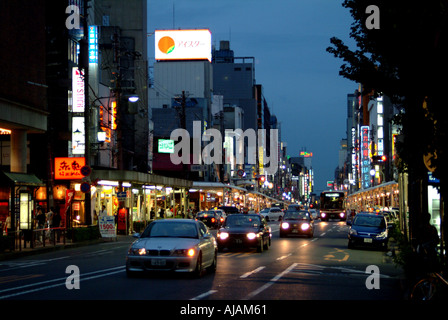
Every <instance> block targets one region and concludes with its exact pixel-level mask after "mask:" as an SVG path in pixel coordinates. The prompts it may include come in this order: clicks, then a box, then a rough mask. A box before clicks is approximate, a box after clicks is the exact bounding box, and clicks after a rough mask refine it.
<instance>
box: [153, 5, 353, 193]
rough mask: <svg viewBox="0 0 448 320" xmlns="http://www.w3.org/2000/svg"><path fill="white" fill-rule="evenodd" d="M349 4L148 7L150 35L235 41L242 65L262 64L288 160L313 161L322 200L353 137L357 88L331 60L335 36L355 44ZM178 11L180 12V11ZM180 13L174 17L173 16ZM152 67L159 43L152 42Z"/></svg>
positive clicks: (260, 75) (259, 78) (261, 80)
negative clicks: (352, 101) (344, 143)
mask: <svg viewBox="0 0 448 320" xmlns="http://www.w3.org/2000/svg"><path fill="white" fill-rule="evenodd" d="M341 4H342V0H275V1H274V0H148V32H149V33H151V32H154V30H156V29H172V28H173V27H174V28H176V29H198V28H206V29H210V31H211V32H212V41H213V44H214V45H215V46H216V47H217V48H219V42H220V41H221V40H230V48H231V49H232V50H233V51H234V53H235V57H243V56H246V57H255V63H256V65H255V77H256V82H257V83H258V84H261V85H263V89H264V96H265V98H266V99H267V101H268V104H269V107H270V110H271V113H272V114H275V115H276V116H277V119H278V121H279V122H281V126H282V131H281V138H282V141H285V142H286V143H287V153H288V155H290V156H298V155H299V152H300V151H301V150H303V149H306V150H307V151H308V152H312V153H313V159H312V163H313V169H314V171H315V192H320V191H321V190H323V189H325V187H326V181H327V180H333V178H334V170H335V168H336V167H337V165H338V152H339V146H340V140H341V139H342V138H345V137H346V117H347V94H349V93H353V92H354V91H355V90H356V89H357V84H356V83H354V82H352V81H349V80H347V79H345V78H342V77H341V76H339V67H340V65H341V61H340V60H339V59H336V58H334V57H333V55H331V54H329V53H327V52H326V50H325V49H326V48H327V47H328V46H330V38H331V37H333V36H336V37H338V38H340V39H342V40H343V41H344V42H345V43H346V44H349V45H351V47H352V46H353V41H352V40H351V39H350V38H349V32H350V25H351V23H352V18H351V16H350V12H349V10H347V9H345V8H343V7H342V5H341ZM173 8H174V10H173ZM173 12H174V14H173ZM148 42H149V51H148V52H149V53H148V55H149V61H150V63H152V62H153V61H154V49H153V48H154V38H153V37H149V38H148Z"/></svg>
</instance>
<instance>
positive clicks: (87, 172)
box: [80, 166, 92, 177]
mask: <svg viewBox="0 0 448 320" xmlns="http://www.w3.org/2000/svg"><path fill="white" fill-rule="evenodd" d="M80 171H81V174H82V175H83V176H84V177H87V176H90V174H91V173H92V168H90V167H89V166H82V167H81V170H80Z"/></svg>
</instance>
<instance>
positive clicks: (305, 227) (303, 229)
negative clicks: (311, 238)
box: [300, 223, 310, 231]
mask: <svg viewBox="0 0 448 320" xmlns="http://www.w3.org/2000/svg"><path fill="white" fill-rule="evenodd" d="M309 228H310V224H309V223H302V225H301V226H300V229H302V231H305V230H308V229H309Z"/></svg>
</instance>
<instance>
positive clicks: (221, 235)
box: [218, 232, 229, 240]
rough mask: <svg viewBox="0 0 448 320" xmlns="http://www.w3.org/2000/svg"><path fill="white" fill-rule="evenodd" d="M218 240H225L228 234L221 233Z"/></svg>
mask: <svg viewBox="0 0 448 320" xmlns="http://www.w3.org/2000/svg"><path fill="white" fill-rule="evenodd" d="M218 237H219V239H221V240H226V239H227V238H228V237H229V234H228V233H227V232H221V233H219V235H218Z"/></svg>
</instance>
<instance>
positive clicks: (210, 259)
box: [126, 219, 218, 276]
mask: <svg viewBox="0 0 448 320" xmlns="http://www.w3.org/2000/svg"><path fill="white" fill-rule="evenodd" d="M134 237H136V238H137V240H136V241H134V243H132V245H131V246H130V248H129V250H128V253H127V256H126V274H127V275H128V276H134V275H136V274H143V273H145V272H148V271H174V272H191V273H192V274H193V275H195V276H201V275H202V273H203V270H204V269H205V268H207V269H209V270H210V271H212V272H214V271H215V270H216V264H217V252H218V246H217V243H216V239H215V237H214V236H213V235H212V234H211V233H210V232H209V231H208V229H207V227H206V226H205V224H204V223H202V222H201V221H197V220H189V219H161V220H156V221H153V222H151V223H150V224H149V225H148V226H147V227H146V229H145V230H144V231H143V233H141V234H135V235H134Z"/></svg>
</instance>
